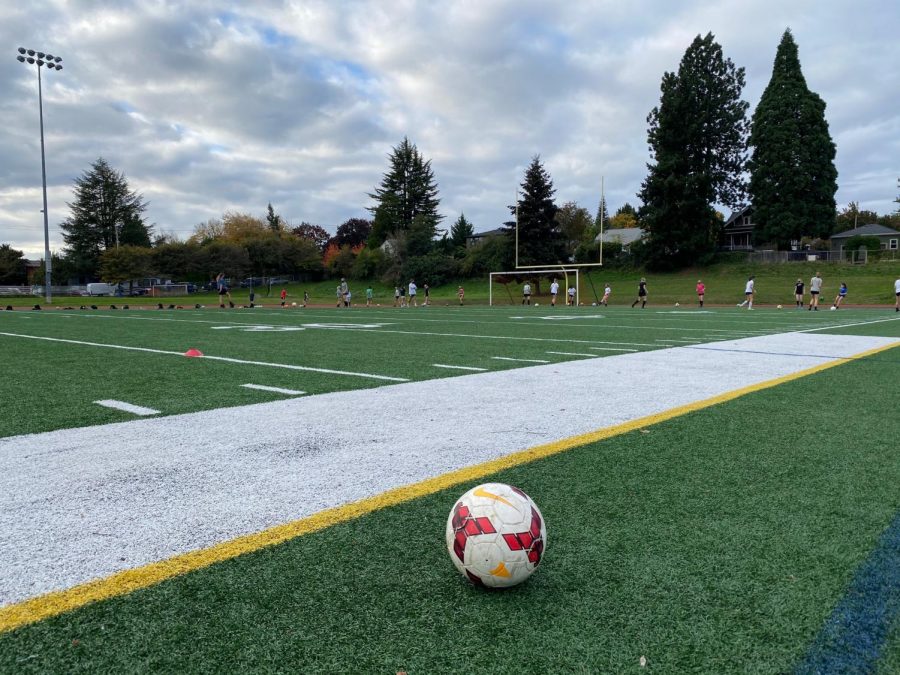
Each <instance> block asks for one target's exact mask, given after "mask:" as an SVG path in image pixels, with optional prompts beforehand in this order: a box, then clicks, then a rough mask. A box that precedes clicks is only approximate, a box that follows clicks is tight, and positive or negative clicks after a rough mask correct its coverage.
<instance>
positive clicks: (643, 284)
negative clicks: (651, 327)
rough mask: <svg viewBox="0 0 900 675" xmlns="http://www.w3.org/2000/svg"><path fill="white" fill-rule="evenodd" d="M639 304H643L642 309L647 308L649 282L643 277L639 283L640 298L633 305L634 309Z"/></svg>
mask: <svg viewBox="0 0 900 675" xmlns="http://www.w3.org/2000/svg"><path fill="white" fill-rule="evenodd" d="M638 303H641V309H644V307H646V306H647V280H646V279H644V277H641V280H640V282H639V283H638V297H637V300H635V301H634V302H632V303H631V306H632V307H634V306H635V305H636V304H638Z"/></svg>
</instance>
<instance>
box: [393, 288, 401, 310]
mask: <svg viewBox="0 0 900 675" xmlns="http://www.w3.org/2000/svg"><path fill="white" fill-rule="evenodd" d="M399 306H400V287H399V286H394V307H399Z"/></svg>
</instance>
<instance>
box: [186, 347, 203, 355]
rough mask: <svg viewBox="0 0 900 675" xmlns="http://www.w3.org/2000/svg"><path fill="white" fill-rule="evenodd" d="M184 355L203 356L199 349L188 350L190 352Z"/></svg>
mask: <svg viewBox="0 0 900 675" xmlns="http://www.w3.org/2000/svg"><path fill="white" fill-rule="evenodd" d="M184 355H185V356H203V352H201V351H200V350H199V349H193V348H191V349H188V350H187V351H186V352H185V353H184Z"/></svg>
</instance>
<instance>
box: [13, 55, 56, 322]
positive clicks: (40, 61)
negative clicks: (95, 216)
mask: <svg viewBox="0 0 900 675" xmlns="http://www.w3.org/2000/svg"><path fill="white" fill-rule="evenodd" d="M16 60H17V61H19V63H27V64H29V65H36V66H37V73H38V114H39V116H40V120H41V181H42V185H43V188H44V210H43V214H44V289H45V290H46V296H47V304H48V305H49V304H52V303H53V292H52V290H51V286H52V281H53V280H52V269H53V263H52V262H51V259H50V223H49V220H48V216H47V162H46V160H45V159H44V96H43V93H42V91H41V66H47V68H49V69H50V70H62V68H63V67H62V59H61V58H60V57H58V56H53V55H52V54H45V53H44V52H38V51H35V50H34V49H25V47H19V55H18V56H17V57H16Z"/></svg>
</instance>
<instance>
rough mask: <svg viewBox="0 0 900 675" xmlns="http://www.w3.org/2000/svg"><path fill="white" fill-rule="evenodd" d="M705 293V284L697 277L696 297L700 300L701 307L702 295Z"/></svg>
mask: <svg viewBox="0 0 900 675" xmlns="http://www.w3.org/2000/svg"><path fill="white" fill-rule="evenodd" d="M705 293H706V286H705V285H704V284H703V282H702V281H701V280H700V279H697V299H698V300H699V301H700V306H701V307H703V296H704V294H705Z"/></svg>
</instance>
